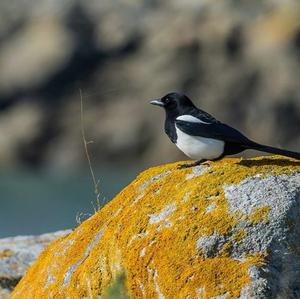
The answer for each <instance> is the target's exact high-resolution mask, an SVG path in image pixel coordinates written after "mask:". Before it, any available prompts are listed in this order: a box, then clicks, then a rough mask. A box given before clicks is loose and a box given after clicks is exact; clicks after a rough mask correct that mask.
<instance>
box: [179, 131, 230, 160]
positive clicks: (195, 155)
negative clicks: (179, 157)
mask: <svg viewBox="0 0 300 299" xmlns="http://www.w3.org/2000/svg"><path fill="white" fill-rule="evenodd" d="M176 133H177V140H176V145H177V147H178V148H179V149H180V150H181V151H182V152H184V153H185V154H186V155H187V156H188V157H190V158H191V159H195V160H201V159H207V160H214V159H217V158H219V157H220V156H222V154H223V152H224V145H225V142H224V141H222V140H217V139H212V138H206V137H200V136H191V135H188V134H186V133H184V132H182V131H181V130H180V129H178V128H177V127H176Z"/></svg>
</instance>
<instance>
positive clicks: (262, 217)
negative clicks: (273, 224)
mask: <svg viewBox="0 0 300 299" xmlns="http://www.w3.org/2000/svg"><path fill="white" fill-rule="evenodd" d="M270 211H271V207H270V206H263V207H256V208H254V209H253V211H252V213H251V215H250V217H249V220H250V222H251V223H252V224H257V223H259V222H263V223H265V224H267V223H269V213H270Z"/></svg>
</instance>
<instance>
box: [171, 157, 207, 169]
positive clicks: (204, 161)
mask: <svg viewBox="0 0 300 299" xmlns="http://www.w3.org/2000/svg"><path fill="white" fill-rule="evenodd" d="M207 162H208V161H207V160H206V159H202V160H199V161H196V162H194V163H190V164H181V165H178V166H177V168H178V169H185V168H190V167H195V166H198V165H206V164H207Z"/></svg>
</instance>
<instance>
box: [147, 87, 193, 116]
mask: <svg viewBox="0 0 300 299" xmlns="http://www.w3.org/2000/svg"><path fill="white" fill-rule="evenodd" d="M150 104H152V105H157V106H160V107H163V108H164V109H165V111H166V113H167V115H169V116H174V117H177V116H179V115H182V114H185V113H186V112H188V111H189V110H190V109H192V108H195V105H194V104H193V103H192V101H191V100H190V99H189V98H188V97H187V96H186V95H184V94H181V93H177V92H171V93H168V94H167V95H165V96H163V97H162V98H161V99H157V100H153V101H151V102H150Z"/></svg>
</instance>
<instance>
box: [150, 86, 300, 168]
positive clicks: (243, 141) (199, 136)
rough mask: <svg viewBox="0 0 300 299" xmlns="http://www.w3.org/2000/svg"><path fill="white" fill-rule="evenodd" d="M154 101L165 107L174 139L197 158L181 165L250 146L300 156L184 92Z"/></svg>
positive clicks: (221, 155) (232, 152) (196, 163)
mask: <svg viewBox="0 0 300 299" xmlns="http://www.w3.org/2000/svg"><path fill="white" fill-rule="evenodd" d="M150 103H151V104H153V105H157V106H161V107H163V108H164V110H165V112H166V120H165V132H166V134H167V135H168V136H169V138H170V139H171V141H172V142H173V143H175V144H176V145H177V147H178V148H179V149H180V150H181V151H182V152H184V153H185V154H186V155H187V156H188V157H190V158H191V159H194V160H197V161H196V162H195V163H192V164H185V165H181V166H180V168H185V167H192V166H196V165H199V164H201V163H203V162H205V161H208V160H211V161H214V160H219V159H222V158H223V157H224V156H227V155H234V154H237V153H240V152H242V151H244V150H247V149H254V150H259V151H263V152H267V153H272V154H278V155H283V156H287V157H291V158H294V159H298V160H300V153H297V152H291V151H287V150H283V149H279V148H275V147H271V146H267V145H262V144H259V143H256V142H254V141H252V140H250V139H248V138H247V137H246V136H244V135H243V134H242V133H240V132H239V131H238V130H236V129H234V128H232V127H230V126H228V125H226V124H224V123H222V122H220V121H218V120H216V119H215V118H214V117H213V116H211V115H210V114H208V113H207V112H205V111H203V110H201V109H198V108H197V107H196V106H195V105H194V104H193V102H192V101H191V100H190V99H189V98H188V97H187V96H186V95H184V94H180V93H176V92H172V93H169V94H167V95H165V96H164V97H162V98H161V99H157V100H153V101H151V102H150Z"/></svg>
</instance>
